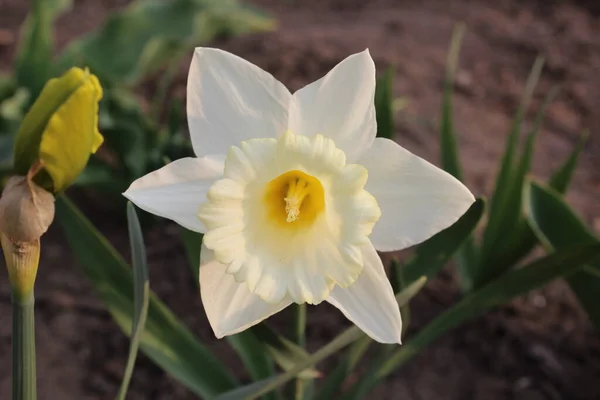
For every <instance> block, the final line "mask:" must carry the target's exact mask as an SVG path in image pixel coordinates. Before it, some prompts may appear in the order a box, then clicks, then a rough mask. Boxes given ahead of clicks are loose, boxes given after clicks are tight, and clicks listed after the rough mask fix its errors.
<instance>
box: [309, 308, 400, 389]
mask: <svg viewBox="0 0 600 400" xmlns="http://www.w3.org/2000/svg"><path fill="white" fill-rule="evenodd" d="M402 319H403V320H404V314H403V316H402ZM404 325H405V322H404V321H403V322H402V326H403V327H404ZM371 343H373V341H372V340H371V338H369V337H368V336H365V337H362V338H360V339H358V340H357V341H356V342H354V343H352V345H351V346H350V349H349V350H348V352H347V354H346V355H345V356H344V359H343V360H342V361H341V362H340V363H339V364H338V366H337V367H336V368H335V369H334V370H333V371H332V372H331V373H330V374H329V375H328V376H327V379H325V381H324V382H323V384H322V385H321V387H320V388H319V391H318V393H317V394H316V395H315V397H314V398H313V400H331V399H335V398H337V397H336V396H337V395H338V393H339V392H340V390H341V388H342V384H343V383H344V380H345V379H346V378H347V377H348V375H350V374H351V373H352V371H353V370H354V368H355V367H356V365H357V364H358V363H359V361H360V360H361V359H362V357H363V356H364V354H365V353H366V352H367V350H368V349H369V346H370V345H371Z"/></svg>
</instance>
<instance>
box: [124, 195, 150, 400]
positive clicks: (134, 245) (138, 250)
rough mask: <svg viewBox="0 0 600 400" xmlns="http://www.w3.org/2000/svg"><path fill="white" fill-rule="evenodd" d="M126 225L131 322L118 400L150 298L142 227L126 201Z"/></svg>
mask: <svg viewBox="0 0 600 400" xmlns="http://www.w3.org/2000/svg"><path fill="white" fill-rule="evenodd" d="M127 225H128V227H129V243H130V244H131V260H132V264H133V272H134V273H133V292H134V299H133V308H134V310H135V312H134V314H133V324H132V327H131V332H132V335H131V344H130V346H129V356H128V358H127V366H126V368H125V374H124V376H123V381H122V382H121V388H120V389H119V394H118V395H117V399H118V400H125V396H126V395H127V389H128V388H129V381H130V380H131V376H132V374H133V367H134V365H135V359H136V358H137V353H138V348H139V346H140V340H141V338H142V332H143V331H144V326H145V324H146V317H147V316H148V302H149V299H150V282H149V280H148V265H147V261H146V246H145V245H144V238H143V235H142V228H141V226H140V221H139V220H138V217H137V214H136V212H135V208H134V206H133V204H132V203H127Z"/></svg>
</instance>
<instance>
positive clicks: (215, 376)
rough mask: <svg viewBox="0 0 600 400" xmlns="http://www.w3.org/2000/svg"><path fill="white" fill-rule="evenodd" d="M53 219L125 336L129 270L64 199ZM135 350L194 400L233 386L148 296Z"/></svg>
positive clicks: (129, 305) (129, 299)
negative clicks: (180, 384) (142, 328)
mask: <svg viewBox="0 0 600 400" xmlns="http://www.w3.org/2000/svg"><path fill="white" fill-rule="evenodd" d="M56 217H57V219H58V221H59V222H60V224H61V225H62V227H63V229H64V232H65V235H66V237H67V240H68V242H69V244H70V246H71V249H72V250H73V252H74V254H75V256H76V257H77V258H78V260H79V262H80V265H81V267H82V269H83V271H84V272H85V274H86V275H87V276H88V278H89V279H90V281H91V283H92V284H93V286H94V288H95V289H96V292H97V293H98V295H99V296H100V298H101V299H102V301H103V302H104V304H105V306H106V307H107V309H108V311H109V312H110V313H111V315H112V316H113V318H114V319H115V321H116V322H117V324H118V325H119V327H120V328H121V329H122V330H123V331H124V332H125V333H127V334H130V333H131V327H132V322H133V321H132V318H131V316H132V315H133V312H134V299H133V291H134V290H133V275H132V270H131V268H130V267H129V265H127V264H126V263H125V261H124V260H123V258H122V257H121V256H120V255H119V254H118V253H117V252H116V250H115V249H114V248H113V247H112V246H111V244H110V243H109V242H108V241H107V240H106V238H105V237H103V236H102V235H100V233H99V232H98V231H97V230H96V229H95V228H94V226H93V225H92V224H91V223H90V222H89V221H88V220H87V219H86V218H85V217H84V216H83V215H82V214H81V212H80V211H79V210H78V209H77V208H76V207H75V206H74V205H73V204H72V203H71V202H70V201H69V200H68V199H67V198H66V197H65V196H58V197H57V199H56ZM140 346H141V349H142V351H143V352H144V353H145V354H146V355H147V356H148V357H150V358H151V359H152V360H153V361H154V362H155V363H156V364H158V365H159V366H160V367H161V368H162V369H164V370H165V371H166V372H167V373H169V374H171V375H172V376H173V377H174V378H176V379H177V380H179V381H180V382H181V383H182V384H183V385H184V386H186V387H188V388H189V389H190V390H191V391H192V392H194V393H195V394H196V395H198V396H202V397H214V396H215V395H216V394H217V393H221V392H223V391H226V390H229V389H232V388H233V387H235V386H236V385H237V382H236V380H235V378H234V377H233V376H232V375H231V374H230V373H229V372H228V371H227V369H226V368H225V367H224V366H223V364H221V363H220V362H219V360H218V359H217V358H216V357H215V356H214V355H213V354H212V353H211V352H210V351H209V350H208V349H207V348H206V347H205V346H204V345H203V344H202V343H200V342H199V341H198V340H197V339H196V338H195V337H194V335H192V334H191V333H190V332H189V331H188V330H187V329H186V328H185V327H184V326H183V324H182V323H181V322H180V321H179V320H178V319H177V318H176V317H175V315H173V313H171V311H169V309H168V308H167V307H166V306H165V305H164V304H163V303H162V302H161V301H160V300H159V299H158V298H157V297H156V295H155V294H154V293H152V292H151V293H150V302H149V306H148V318H147V321H146V328H145V330H144V333H143V334H142V339H141V344H140Z"/></svg>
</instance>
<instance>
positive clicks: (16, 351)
mask: <svg viewBox="0 0 600 400" xmlns="http://www.w3.org/2000/svg"><path fill="white" fill-rule="evenodd" d="M12 309H13V333H12V362H13V365H12V368H13V370H12V377H13V392H12V393H13V395H12V398H13V400H35V399H36V398H37V387H36V378H35V322H34V296H33V291H31V292H29V294H27V295H25V296H18V295H16V294H14V293H13V296H12Z"/></svg>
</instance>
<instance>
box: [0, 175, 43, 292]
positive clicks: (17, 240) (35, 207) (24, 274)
mask: <svg viewBox="0 0 600 400" xmlns="http://www.w3.org/2000/svg"><path fill="white" fill-rule="evenodd" d="M53 219H54V196H53V195H52V194H51V193H49V192H47V191H46V190H44V189H42V188H41V187H39V186H37V185H36V184H35V183H33V181H32V180H31V177H30V176H29V177H22V176H16V177H12V178H10V180H9V181H8V183H7V185H6V187H5V188H4V191H3V192H2V197H1V198H0V242H1V244H2V250H3V252H4V258H5V259H6V267H7V269H8V275H9V278H10V283H11V286H12V291H13V295H16V296H17V298H18V299H25V298H27V296H29V295H30V294H31V293H32V291H33V285H34V283H35V277H36V275H37V270H38V264H39V260H40V237H41V236H42V235H43V234H44V233H45V232H46V231H47V230H48V227H49V226H50V224H51V223H52V220H53Z"/></svg>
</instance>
